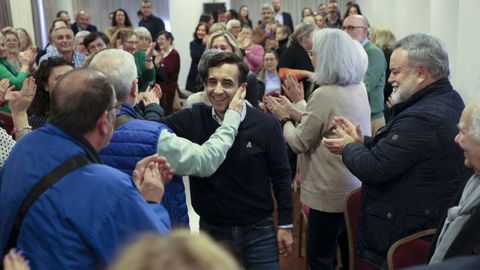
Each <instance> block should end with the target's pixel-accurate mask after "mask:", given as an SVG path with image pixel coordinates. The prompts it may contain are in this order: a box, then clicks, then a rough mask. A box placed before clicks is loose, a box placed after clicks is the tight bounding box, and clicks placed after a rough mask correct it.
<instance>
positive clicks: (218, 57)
mask: <svg viewBox="0 0 480 270" xmlns="http://www.w3.org/2000/svg"><path fill="white" fill-rule="evenodd" d="M223 64H233V65H236V66H237V68H238V84H239V85H240V84H242V83H244V82H246V81H247V75H248V72H249V69H248V66H247V64H245V62H244V61H243V60H242V58H240V56H238V55H236V54H234V53H230V52H219V53H217V54H214V55H212V57H210V59H208V60H207V68H206V69H202V70H201V72H200V70H199V73H200V77H201V78H202V80H203V82H204V83H207V80H208V70H209V69H210V68H213V67H218V66H221V65H223Z"/></svg>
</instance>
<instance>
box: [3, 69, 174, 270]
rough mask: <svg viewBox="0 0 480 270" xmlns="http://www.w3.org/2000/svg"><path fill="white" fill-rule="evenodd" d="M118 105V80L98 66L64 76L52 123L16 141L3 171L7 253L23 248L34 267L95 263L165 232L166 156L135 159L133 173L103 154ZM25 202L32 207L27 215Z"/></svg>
mask: <svg viewBox="0 0 480 270" xmlns="http://www.w3.org/2000/svg"><path fill="white" fill-rule="evenodd" d="M114 104H116V97H115V91H114V82H113V81H112V79H111V78H110V77H108V76H106V75H105V74H103V73H101V72H99V71H97V70H93V69H77V70H73V71H70V72H69V73H67V74H65V75H64V76H63V77H62V78H61V79H60V81H59V82H58V83H57V85H56V87H55V91H53V93H52V99H51V108H50V117H49V123H47V124H46V125H45V126H43V127H41V128H39V129H37V130H34V131H32V132H30V133H29V134H27V135H25V136H24V137H22V139H21V140H19V141H18V142H17V143H16V144H15V148H13V151H12V152H11V153H10V155H9V157H8V159H7V160H6V162H5V164H4V166H3V168H2V171H1V173H0V194H1V195H0V209H1V210H0V250H1V251H2V252H5V251H6V250H9V249H11V248H12V247H16V248H18V249H20V250H22V251H23V254H24V256H25V257H26V259H28V260H29V261H30V266H31V267H32V269H96V268H102V267H103V266H105V265H106V264H107V263H108V262H109V261H111V260H112V259H113V255H114V254H115V252H116V250H117V249H118V248H120V247H121V246H122V245H124V244H125V243H126V242H127V241H129V240H131V238H132V237H135V236H136V235H138V234H140V233H143V232H146V231H153V232H157V233H160V234H166V233H168V231H169V218H168V214H167V212H166V211H165V209H164V207H163V206H162V205H160V204H159V203H160V201H161V200H162V196H163V191H164V181H165V182H167V179H169V178H171V173H172V172H171V171H170V169H169V168H168V164H167V162H166V160H165V159H164V158H159V157H155V156H150V157H147V158H146V159H144V160H142V161H140V162H138V163H137V164H136V167H135V170H136V173H135V174H134V175H133V179H132V177H131V176H129V175H127V174H124V173H122V172H121V171H119V170H117V169H114V168H112V167H109V166H107V165H105V164H103V162H102V160H101V159H100V156H99V155H98V151H100V149H102V148H103V147H105V146H106V145H107V144H108V143H109V141H110V138H111V137H112V132H113V126H114V122H115V110H114V108H115V105H114ZM67 165H70V166H67ZM130 175H132V174H130ZM54 179H57V181H56V182H55V180H54ZM46 180H47V181H46ZM52 180H54V181H52ZM39 183H41V184H39ZM49 185H50V186H49ZM42 186H43V187H46V189H44V190H42V189H41V188H40V189H38V188H39V187H42ZM34 190H36V191H38V190H42V191H41V192H32V191H34ZM27 194H28V198H32V194H36V195H33V198H34V199H33V200H27V199H25V198H27ZM26 201H32V202H33V203H32V204H31V207H30V208H25V207H24V205H25V202H26ZM22 202H23V203H22ZM20 206H22V207H20ZM20 209H27V210H26V211H25V212H26V214H25V215H24V218H23V222H18V220H22V219H21V218H20V219H19V218H16V217H21V216H22V215H21V213H22V212H24V211H22V210H20ZM16 224H20V225H16ZM13 228H16V229H13ZM15 232H17V233H15Z"/></svg>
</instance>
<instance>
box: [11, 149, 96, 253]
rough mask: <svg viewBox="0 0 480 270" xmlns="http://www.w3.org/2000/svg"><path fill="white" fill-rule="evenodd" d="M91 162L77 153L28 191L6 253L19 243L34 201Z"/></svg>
mask: <svg viewBox="0 0 480 270" xmlns="http://www.w3.org/2000/svg"><path fill="white" fill-rule="evenodd" d="M89 163H91V162H90V160H88V159H87V158H86V157H85V156H82V155H77V156H73V157H72V158H70V159H69V160H67V161H65V162H64V163H62V164H61V165H59V166H58V167H56V168H55V169H53V170H52V171H50V172H49V173H48V174H47V175H46V176H44V177H43V178H42V179H41V180H40V181H39V182H38V183H37V184H36V185H35V186H34V187H33V189H32V190H31V191H30V193H28V195H27V197H25V199H24V200H23V202H22V204H21V206H20V208H19V209H18V212H17V215H16V217H15V219H14V221H13V226H12V230H11V231H10V236H9V238H8V242H7V245H6V246H5V249H4V251H3V253H4V254H7V253H8V251H9V250H10V249H11V248H14V247H15V246H16V245H17V239H18V236H19V234H20V228H21V226H22V222H23V219H24V218H25V216H26V215H27V213H28V210H29V209H30V207H31V206H32V205H33V203H34V202H35V201H36V200H37V199H38V198H39V197H40V196H41V195H42V194H43V193H44V192H45V191H47V190H48V189H49V188H50V187H51V186H52V185H54V184H55V183H56V182H58V181H59V180H61V179H62V178H63V177H64V176H65V175H67V174H68V173H69V172H72V171H74V170H76V169H78V168H80V167H83V166H85V165H87V164H89Z"/></svg>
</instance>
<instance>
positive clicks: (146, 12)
mask: <svg viewBox="0 0 480 270" xmlns="http://www.w3.org/2000/svg"><path fill="white" fill-rule="evenodd" d="M142 14H143V16H144V17H150V16H151V15H152V3H151V2H143V3H142Z"/></svg>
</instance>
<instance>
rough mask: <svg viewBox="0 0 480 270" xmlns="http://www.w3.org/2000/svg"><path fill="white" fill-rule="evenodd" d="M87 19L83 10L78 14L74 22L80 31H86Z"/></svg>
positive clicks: (86, 14)
mask: <svg viewBox="0 0 480 270" xmlns="http://www.w3.org/2000/svg"><path fill="white" fill-rule="evenodd" d="M89 19H90V17H89V16H88V13H87V12H86V11H85V10H81V11H80V12H78V14H77V18H76V20H75V21H76V23H77V25H78V26H79V27H80V28H81V29H83V30H86V29H87V27H88V24H89Z"/></svg>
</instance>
